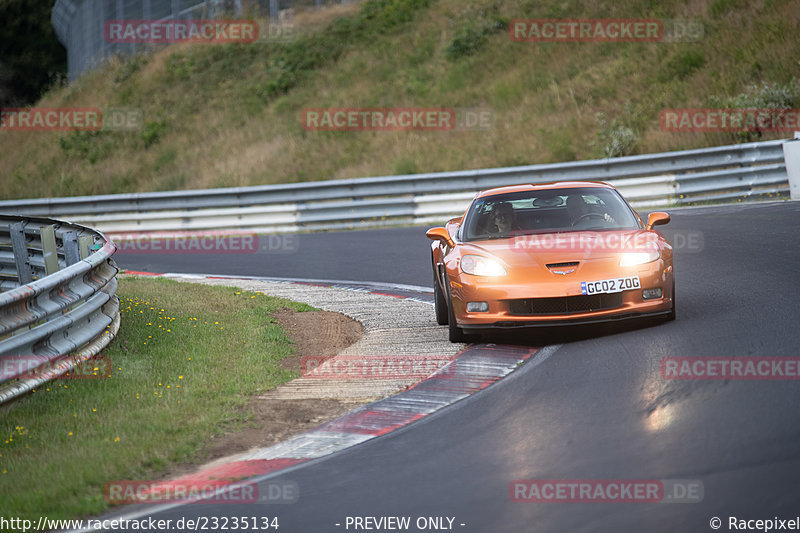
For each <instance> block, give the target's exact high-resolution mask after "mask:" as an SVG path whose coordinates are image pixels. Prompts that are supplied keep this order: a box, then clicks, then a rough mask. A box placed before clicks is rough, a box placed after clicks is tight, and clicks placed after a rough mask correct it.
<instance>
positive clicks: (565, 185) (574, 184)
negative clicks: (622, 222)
mask: <svg viewBox="0 0 800 533" xmlns="http://www.w3.org/2000/svg"><path fill="white" fill-rule="evenodd" d="M579 187H597V188H600V189H614V187H612V186H611V185H609V184H608V183H603V182H601V181H555V182H552V183H535V184H534V183H526V184H523V185H509V186H506V187H495V188H493V189H486V190H485V191H481V192H479V193H478V195H477V198H484V197H486V196H495V195H497V194H506V193H510V192H523V191H542V190H554V189H575V188H579Z"/></svg>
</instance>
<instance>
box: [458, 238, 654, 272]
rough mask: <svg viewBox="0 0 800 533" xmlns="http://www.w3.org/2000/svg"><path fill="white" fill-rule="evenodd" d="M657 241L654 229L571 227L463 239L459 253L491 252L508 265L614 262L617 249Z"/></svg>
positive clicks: (629, 249) (643, 246)
mask: <svg viewBox="0 0 800 533" xmlns="http://www.w3.org/2000/svg"><path fill="white" fill-rule="evenodd" d="M657 241H658V236H657V234H655V232H652V231H648V230H643V229H637V230H617V231H574V232H565V233H546V234H537V235H520V236H516V237H510V238H505V239H495V240H483V241H473V242H468V243H464V244H463V246H462V250H461V253H462V255H465V254H470V253H477V254H483V255H489V256H494V257H496V258H498V259H500V260H501V261H503V262H504V263H506V264H507V265H508V266H510V267H512V268H513V267H531V266H534V265H542V266H544V265H548V264H549V265H552V264H554V263H556V264H557V263H571V262H576V261H577V262H581V263H592V262H605V261H615V262H616V261H617V260H618V258H619V255H620V254H621V253H624V252H633V251H641V250H643V249H646V248H648V247H652V246H654V245H656V243H657Z"/></svg>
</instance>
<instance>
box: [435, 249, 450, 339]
mask: <svg viewBox="0 0 800 533" xmlns="http://www.w3.org/2000/svg"><path fill="white" fill-rule="evenodd" d="M433 299H434V301H433V309H434V310H435V312H436V323H437V324H439V325H440V326H446V325H447V323H448V321H449V320H448V316H447V300H446V299H445V297H444V293H443V292H442V287H441V286H440V285H439V276H437V275H436V263H434V264H433Z"/></svg>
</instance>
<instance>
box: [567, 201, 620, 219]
mask: <svg viewBox="0 0 800 533" xmlns="http://www.w3.org/2000/svg"><path fill="white" fill-rule="evenodd" d="M567 213H568V214H569V216H570V219H571V220H572V222H571V225H572V227H575V226H576V225H578V224H582V223H585V222H586V221H589V220H591V219H593V218H594V219H595V220H597V219H599V218H602V219H603V220H604V221H605V222H608V223H610V224H613V223H615V222H616V221H615V220H614V217H612V216H611V215H609V214H608V213H605V212H604V213H596V212H594V211H592V210H591V208H590V207H589V205H588V204H587V203H586V202H585V201H584V199H583V197H582V196H580V195H572V196H569V197H567Z"/></svg>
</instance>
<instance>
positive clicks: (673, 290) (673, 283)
mask: <svg viewBox="0 0 800 533" xmlns="http://www.w3.org/2000/svg"><path fill="white" fill-rule="evenodd" d="M675 316H676V315H675V277H674V276H673V278H672V310H671V311H670V312H669V314H668V315H667V320H675Z"/></svg>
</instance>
